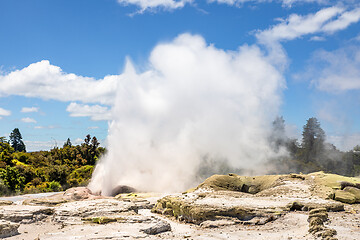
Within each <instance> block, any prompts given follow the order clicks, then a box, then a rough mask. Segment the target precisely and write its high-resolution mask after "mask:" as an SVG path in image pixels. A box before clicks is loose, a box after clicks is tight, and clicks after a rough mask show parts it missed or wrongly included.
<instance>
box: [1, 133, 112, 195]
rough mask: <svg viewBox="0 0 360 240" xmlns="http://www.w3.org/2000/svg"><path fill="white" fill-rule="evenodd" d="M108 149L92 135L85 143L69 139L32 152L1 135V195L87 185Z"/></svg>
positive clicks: (49, 190) (87, 137) (59, 189)
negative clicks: (20, 148) (12, 143)
mask: <svg viewBox="0 0 360 240" xmlns="http://www.w3.org/2000/svg"><path fill="white" fill-rule="evenodd" d="M15 132H16V131H15ZM105 151H106V150H105V148H102V147H99V142H98V141H97V139H96V137H92V138H91V136H90V135H88V136H86V138H85V140H84V143H83V144H81V145H77V146H73V145H72V144H71V142H70V139H68V141H67V142H66V143H65V144H64V147H63V148H53V149H51V150H50V151H38V152H30V153H27V152H21V151H15V149H14V148H13V147H11V145H10V144H9V143H8V142H7V141H6V138H5V137H0V195H9V194H14V193H39V192H53V191H55V192H57V191H62V190H65V189H67V188H69V187H72V186H83V185H86V184H87V183H88V182H89V180H90V178H91V174H92V171H93V169H94V165H95V163H96V161H97V160H98V159H99V158H100V156H101V155H102V154H104V153H105Z"/></svg>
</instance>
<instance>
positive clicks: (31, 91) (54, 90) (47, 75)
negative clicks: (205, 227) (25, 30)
mask: <svg viewBox="0 0 360 240" xmlns="http://www.w3.org/2000/svg"><path fill="white" fill-rule="evenodd" d="M119 78H120V76H118V75H117V76H116V75H115V76H111V75H110V76H106V77H104V78H103V79H100V80H95V79H93V78H89V77H83V76H78V75H75V74H72V73H64V72H63V71H62V70H61V68H60V67H57V66H54V65H51V64H50V62H49V61H47V60H43V61H41V62H37V63H33V64H30V65H29V66H28V67H25V68H23V69H21V70H16V71H13V72H11V73H9V74H6V75H0V97H1V96H8V95H20V96H25V97H38V98H42V99H53V100H58V101H65V102H66V101H81V102H85V103H97V102H98V103H101V104H112V102H113V98H114V95H115V92H114V89H116V85H117V81H118V80H119Z"/></svg>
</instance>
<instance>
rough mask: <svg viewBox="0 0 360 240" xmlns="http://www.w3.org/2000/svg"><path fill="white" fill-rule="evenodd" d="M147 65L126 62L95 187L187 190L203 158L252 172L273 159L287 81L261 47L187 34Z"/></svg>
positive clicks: (160, 49)
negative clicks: (224, 44) (275, 124)
mask: <svg viewBox="0 0 360 240" xmlns="http://www.w3.org/2000/svg"><path fill="white" fill-rule="evenodd" d="M147 69H148V70H147V71H145V72H143V73H137V72H136V71H135V69H134V67H133V65H132V63H131V62H130V61H127V64H126V67H125V70H124V73H123V74H122V75H121V77H120V79H121V80H120V82H119V83H118V89H117V94H116V99H115V103H114V106H113V109H112V113H113V120H112V121H111V123H110V124H109V134H108V138H107V141H108V153H107V154H106V156H104V157H103V158H102V159H101V160H100V161H99V163H98V165H97V166H96V169H95V171H94V174H93V178H92V181H91V183H90V185H89V187H90V188H91V190H92V191H93V192H99V191H101V192H102V194H103V195H109V194H110V193H111V191H112V189H114V188H115V187H116V186H118V185H126V186H131V187H133V188H135V189H137V190H139V191H182V190H184V189H186V188H188V187H190V186H191V185H192V184H194V178H195V174H196V171H197V169H198V168H199V165H200V164H201V159H202V158H203V157H204V156H207V157H210V158H211V159H226V160H227V162H228V163H229V164H230V165H231V166H233V167H241V168H246V169H256V168H258V169H259V168H260V167H258V166H259V164H260V163H263V162H264V161H265V160H266V159H268V158H269V157H270V156H273V154H274V153H273V151H272V150H271V148H270V147H269V144H268V141H267V136H268V134H269V131H270V128H271V127H270V125H271V122H272V120H273V119H274V118H275V116H276V115H277V113H278V108H279V105H280V101H281V98H280V93H281V90H282V88H283V87H284V80H283V78H282V75H281V72H279V70H277V69H276V68H275V67H274V66H273V65H272V64H271V62H269V60H268V58H267V57H266V56H264V54H263V52H262V51H261V50H260V48H259V47H258V46H256V45H254V46H248V45H243V46H241V47H239V49H238V50H237V51H224V50H221V49H218V48H216V47H215V46H213V45H207V44H206V42H205V40H204V39H203V38H202V37H201V36H198V35H190V34H182V35H180V36H178V37H177V38H176V39H174V40H173V41H171V42H168V43H162V44H159V45H158V46H156V47H155V48H154V49H153V51H152V52H151V55H150V59H149V64H148V66H147Z"/></svg>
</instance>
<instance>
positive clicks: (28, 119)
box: [21, 117, 37, 123]
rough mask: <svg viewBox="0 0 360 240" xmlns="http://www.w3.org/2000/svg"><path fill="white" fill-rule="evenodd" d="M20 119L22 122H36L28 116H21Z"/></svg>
mask: <svg viewBox="0 0 360 240" xmlns="http://www.w3.org/2000/svg"><path fill="white" fill-rule="evenodd" d="M21 121H22V122H24V123H37V121H36V120H35V119H33V118H29V117H26V118H22V119H21Z"/></svg>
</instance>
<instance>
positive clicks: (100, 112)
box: [66, 102, 111, 121]
mask: <svg viewBox="0 0 360 240" xmlns="http://www.w3.org/2000/svg"><path fill="white" fill-rule="evenodd" d="M66 111H68V112H70V116H71V117H90V118H91V119H92V120H94V121H101V120H110V119H111V113H110V111H109V108H108V107H104V106H100V105H86V104H78V103H75V102H72V103H70V104H69V106H67V108H66Z"/></svg>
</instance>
